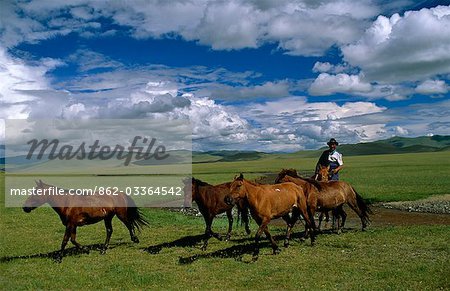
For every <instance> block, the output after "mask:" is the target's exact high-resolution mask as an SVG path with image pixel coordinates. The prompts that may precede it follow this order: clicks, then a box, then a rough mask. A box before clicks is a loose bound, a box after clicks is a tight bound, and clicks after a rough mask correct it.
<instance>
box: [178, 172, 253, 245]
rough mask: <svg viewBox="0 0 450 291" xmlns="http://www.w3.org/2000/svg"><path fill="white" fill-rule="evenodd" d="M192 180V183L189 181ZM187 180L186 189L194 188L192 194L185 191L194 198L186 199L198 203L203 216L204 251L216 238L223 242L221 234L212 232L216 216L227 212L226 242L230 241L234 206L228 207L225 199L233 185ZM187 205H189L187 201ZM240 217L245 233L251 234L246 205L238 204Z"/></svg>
mask: <svg viewBox="0 0 450 291" xmlns="http://www.w3.org/2000/svg"><path fill="white" fill-rule="evenodd" d="M189 180H190V181H189ZM189 180H185V181H184V184H185V187H192V192H190V191H189V189H185V193H191V194H192V198H190V197H189V196H188V195H186V194H185V199H188V200H189V199H191V200H192V202H194V201H195V202H196V203H197V206H198V209H199V210H200V213H201V214H202V216H203V218H204V220H205V224H206V229H205V239H204V243H203V246H202V250H206V248H207V246H208V240H209V239H210V238H211V237H212V236H214V237H215V238H217V239H218V240H222V237H221V236H220V234H218V233H216V232H214V231H212V229H211V226H212V222H213V220H214V217H216V215H218V214H221V213H224V212H226V214H227V218H228V232H227V236H226V238H225V239H226V240H229V239H230V236H231V231H232V229H233V212H232V210H233V205H228V204H226V203H225V197H226V195H228V194H229V193H230V185H231V183H230V182H228V183H223V184H219V185H210V184H208V183H206V182H203V181H200V180H199V179H195V178H193V177H192V178H191V179H189ZM185 205H188V203H187V201H185ZM237 208H238V215H239V214H240V216H241V217H242V221H243V222H244V224H245V231H246V232H247V234H250V228H249V226H248V223H249V221H248V209H247V207H246V206H245V203H239V204H238V207H237Z"/></svg>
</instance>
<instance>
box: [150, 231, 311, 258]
mask: <svg viewBox="0 0 450 291" xmlns="http://www.w3.org/2000/svg"><path fill="white" fill-rule="evenodd" d="M204 238H205V236H204V234H201V235H195V236H185V237H182V238H180V239H177V240H174V241H171V242H165V243H161V244H158V245H153V246H149V247H147V248H145V249H144V251H146V252H148V253H150V254H158V253H160V252H161V250H162V249H163V248H173V247H197V246H200V245H201V243H202V241H203V239H204ZM273 238H274V239H275V240H276V241H277V242H278V243H280V242H282V241H283V240H284V238H285V236H284V235H275V236H273ZM296 239H297V240H300V241H302V240H303V239H304V237H303V233H301V232H300V233H293V234H292V235H291V242H293V241H294V240H296ZM230 242H231V243H237V244H238V245H234V246H231V247H228V248H225V249H221V250H217V251H214V252H210V253H207V252H203V253H201V254H196V255H193V256H189V257H180V259H179V263H180V264H182V265H185V264H191V263H193V262H194V261H196V260H198V259H207V258H234V259H235V260H237V261H242V262H243V260H242V257H243V256H244V255H245V254H252V253H253V251H254V243H253V242H254V237H253V236H249V237H245V238H237V239H231V240H230ZM259 246H260V248H270V249H271V244H270V242H269V241H268V240H266V239H264V240H263V241H261V242H260V244H259ZM199 248H200V247H199Z"/></svg>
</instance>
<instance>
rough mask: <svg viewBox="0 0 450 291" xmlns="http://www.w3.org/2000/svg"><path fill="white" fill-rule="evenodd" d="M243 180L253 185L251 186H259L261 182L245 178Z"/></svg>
mask: <svg viewBox="0 0 450 291" xmlns="http://www.w3.org/2000/svg"><path fill="white" fill-rule="evenodd" d="M244 181H245V182H247V183H249V184H251V185H253V186H261V184H260V183H258V182H256V181H252V180H247V179H245V180H244Z"/></svg>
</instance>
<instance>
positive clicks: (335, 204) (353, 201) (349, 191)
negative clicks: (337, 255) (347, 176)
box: [276, 169, 372, 231]
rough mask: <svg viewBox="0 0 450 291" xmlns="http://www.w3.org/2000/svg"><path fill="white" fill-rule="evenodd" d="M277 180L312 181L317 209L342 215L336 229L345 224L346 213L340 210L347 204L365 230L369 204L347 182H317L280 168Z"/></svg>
mask: <svg viewBox="0 0 450 291" xmlns="http://www.w3.org/2000/svg"><path fill="white" fill-rule="evenodd" d="M276 181H279V182H285V181H289V182H293V183H296V184H297V185H303V184H304V183H312V184H313V185H314V186H316V187H317V189H318V190H319V195H318V197H317V210H318V211H324V210H333V211H334V213H333V214H334V215H336V216H339V215H341V216H342V225H339V220H338V231H340V230H341V228H342V227H343V226H344V224H345V219H346V214H345V212H343V211H342V209H341V208H342V206H343V205H344V204H347V205H348V206H349V207H350V208H351V209H352V210H353V211H355V213H356V214H357V215H358V216H359V218H360V219H361V224H362V230H365V228H366V227H367V225H368V224H369V223H370V218H369V214H372V211H371V210H370V208H369V206H368V205H367V204H366V203H365V201H364V199H363V198H362V197H361V196H360V195H359V194H358V193H357V192H356V190H355V189H354V188H353V187H352V186H351V185H350V184H348V183H346V182H343V181H330V182H318V181H315V180H313V179H305V178H302V177H300V176H299V175H298V174H297V171H295V170H293V169H290V170H285V169H284V170H282V171H281V172H280V173H279V174H278V177H277V179H276Z"/></svg>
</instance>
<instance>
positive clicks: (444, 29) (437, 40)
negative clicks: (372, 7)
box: [342, 6, 450, 82]
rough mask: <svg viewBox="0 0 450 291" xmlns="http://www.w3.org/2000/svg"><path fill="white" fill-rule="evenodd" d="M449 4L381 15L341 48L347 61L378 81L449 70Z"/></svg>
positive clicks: (397, 80)
mask: <svg viewBox="0 0 450 291" xmlns="http://www.w3.org/2000/svg"><path fill="white" fill-rule="evenodd" d="M449 51H450V6H438V7H435V8H431V9H421V10H420V11H407V12H405V14H404V15H403V16H401V15H399V14H394V15H392V16H391V17H389V18H388V17H385V16H378V18H377V20H376V21H374V22H373V24H372V25H371V27H370V28H368V29H367V30H366V31H365V33H364V35H363V36H362V37H361V38H360V40H358V41H357V42H356V43H354V44H350V45H346V46H343V47H342V52H343V55H344V59H345V61H347V62H348V63H350V64H351V65H352V66H357V67H359V68H361V69H362V71H363V72H364V74H365V76H366V78H367V79H368V80H371V81H378V82H401V81H416V80H424V79H427V78H429V77H431V76H435V75H439V74H447V73H449V72H450V54H449V53H448V52H449Z"/></svg>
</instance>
